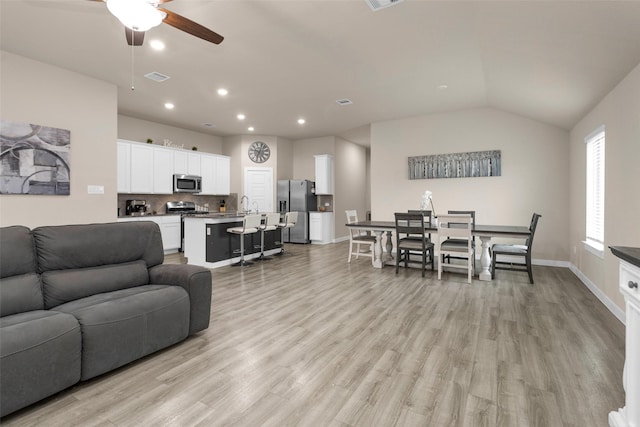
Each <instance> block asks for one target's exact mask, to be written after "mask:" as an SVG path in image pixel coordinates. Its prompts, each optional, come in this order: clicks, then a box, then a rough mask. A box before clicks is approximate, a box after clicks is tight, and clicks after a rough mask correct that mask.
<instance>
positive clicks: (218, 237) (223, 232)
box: [205, 221, 281, 262]
mask: <svg viewBox="0 0 640 427" xmlns="http://www.w3.org/2000/svg"><path fill="white" fill-rule="evenodd" d="M206 227H207V231H206V233H207V243H206V245H207V246H206V255H205V256H206V258H205V259H206V261H207V262H218V261H223V260H227V259H230V258H234V257H239V256H240V238H241V236H240V235H237V234H231V233H228V232H227V228H232V227H242V221H237V222H225V223H221V224H206ZM260 234H261V233H260V232H257V233H253V234H246V235H244V236H243V237H244V252H245V255H249V254H254V253H260ZM280 234H281V231H280V230H279V229H277V230H272V231H267V232H265V233H264V250H265V251H268V250H271V249H277V248H280V247H281V242H280V240H281V239H280V237H281V236H280Z"/></svg>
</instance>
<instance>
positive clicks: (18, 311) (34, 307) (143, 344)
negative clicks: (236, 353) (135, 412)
mask: <svg viewBox="0 0 640 427" xmlns="http://www.w3.org/2000/svg"><path fill="white" fill-rule="evenodd" d="M163 261H164V253H163V248H162V239H161V235H160V229H159V228H158V225H157V224H155V223H154V222H125V223H108V224H87V225H66V226H47V227H38V228H35V229H33V230H30V229H28V228H26V227H22V226H13V227H5V228H0V316H1V317H0V395H1V399H0V416H4V415H7V414H9V413H11V412H14V411H16V410H18V409H21V408H23V407H25V406H28V405H30V404H32V403H34V402H37V401H38V400H40V399H43V398H45V397H47V396H50V395H52V394H54V393H57V392H59V391H61V390H63V389H65V388H67V387H69V386H71V385H73V384H75V383H77V382H78V381H82V380H87V379H89V378H93V377H95V376H98V375H100V374H103V373H105V372H108V371H110V370H112V369H116V368H118V367H121V366H123V365H126V364H127V363H129V362H132V361H134V360H136V359H139V358H141V357H143V356H146V355H148V354H150V353H153V352H155V351H157V350H160V349H162V348H165V347H167V346H170V345H172V344H175V343H177V342H180V341H182V340H184V339H185V338H187V337H188V336H189V335H192V334H195V333H196V332H198V331H201V330H203V329H206V328H207V327H208V326H209V316H210V308H211V272H210V271H209V270H207V269H205V268H202V267H196V266H192V265H184V264H163Z"/></svg>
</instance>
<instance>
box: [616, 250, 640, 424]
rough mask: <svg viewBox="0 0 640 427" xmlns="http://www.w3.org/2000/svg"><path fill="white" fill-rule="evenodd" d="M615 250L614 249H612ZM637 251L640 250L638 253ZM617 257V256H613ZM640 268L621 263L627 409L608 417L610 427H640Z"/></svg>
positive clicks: (624, 382)
mask: <svg viewBox="0 0 640 427" xmlns="http://www.w3.org/2000/svg"><path fill="white" fill-rule="evenodd" d="M612 250H613V248H612ZM636 251H637V249H636ZM614 253H615V252H614ZM639 285H640V268H639V267H637V266H635V265H633V264H631V263H629V262H626V261H624V260H623V259H620V283H619V287H620V292H621V293H622V295H624V299H625V303H626V321H625V327H626V345H625V363H624V372H623V374H622V384H623V386H624V391H625V395H626V397H625V403H626V405H625V407H624V408H620V409H619V410H618V411H615V412H611V413H609V425H610V426H611V427H636V426H640V289H639V288H638V286H639Z"/></svg>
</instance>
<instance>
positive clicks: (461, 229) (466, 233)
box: [438, 214, 475, 283]
mask: <svg viewBox="0 0 640 427" xmlns="http://www.w3.org/2000/svg"><path fill="white" fill-rule="evenodd" d="M472 230H473V223H472V218H471V215H470V214H451V215H439V216H438V252H439V254H440V259H439V262H438V280H441V279H442V269H443V267H445V266H446V267H447V268H458V269H463V270H466V271H467V281H468V282H469V283H471V279H472V277H473V273H474V267H473V266H474V258H475V250H474V248H473V245H472V241H473V235H472V234H471V232H472ZM451 240H453V243H450V241H451ZM460 242H464V244H461V243H460ZM445 256H451V257H452V258H464V259H466V260H467V262H466V264H456V263H453V264H452V263H448V264H445V263H444V259H445Z"/></svg>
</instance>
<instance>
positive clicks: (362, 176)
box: [333, 138, 368, 239]
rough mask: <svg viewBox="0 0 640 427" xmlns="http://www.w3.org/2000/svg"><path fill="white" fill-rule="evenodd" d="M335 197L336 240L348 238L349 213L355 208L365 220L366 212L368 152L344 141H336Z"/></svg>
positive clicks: (361, 218)
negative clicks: (346, 212)
mask: <svg viewBox="0 0 640 427" xmlns="http://www.w3.org/2000/svg"><path fill="white" fill-rule="evenodd" d="M334 163H335V182H336V185H335V188H336V191H335V193H336V194H335V197H334V201H333V208H334V210H335V213H336V216H335V218H336V220H335V237H336V239H339V238H341V237H348V236H349V231H348V230H347V227H345V225H344V224H345V223H346V222H347V217H346V215H345V211H346V210H351V209H355V210H356V211H357V212H358V219H359V220H365V219H366V217H365V214H366V212H367V210H368V209H367V188H368V185H367V184H368V182H367V152H366V149H365V148H364V147H362V146H360V145H357V144H354V143H352V142H349V141H347V140H345V139H342V138H336V155H335V159H334Z"/></svg>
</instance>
